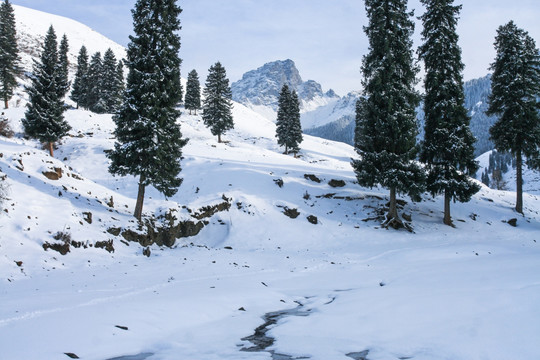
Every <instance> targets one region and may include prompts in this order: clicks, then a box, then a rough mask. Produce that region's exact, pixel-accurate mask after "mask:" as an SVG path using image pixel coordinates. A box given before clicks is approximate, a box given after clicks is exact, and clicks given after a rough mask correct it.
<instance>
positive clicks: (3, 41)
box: [0, 0, 21, 109]
mask: <svg viewBox="0 0 540 360" xmlns="http://www.w3.org/2000/svg"><path fill="white" fill-rule="evenodd" d="M20 73H21V68H20V66H19V49H18V47H17V30H16V27H15V14H14V11H13V7H12V6H11V3H10V2H9V0H4V2H2V4H1V5H0V98H1V99H2V100H4V107H5V108H6V109H7V108H8V107H9V104H8V101H9V99H11V97H12V96H13V91H14V90H15V88H16V87H17V78H16V77H17V75H19V74H20Z"/></svg>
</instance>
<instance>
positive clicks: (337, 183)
mask: <svg viewBox="0 0 540 360" xmlns="http://www.w3.org/2000/svg"><path fill="white" fill-rule="evenodd" d="M328 185H330V186H331V187H333V188H337V187H344V186H345V181H343V180H336V179H332V180H330V181H329V182H328Z"/></svg>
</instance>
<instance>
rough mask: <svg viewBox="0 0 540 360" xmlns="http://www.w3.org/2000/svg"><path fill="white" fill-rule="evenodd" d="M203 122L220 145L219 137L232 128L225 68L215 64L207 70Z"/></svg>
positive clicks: (230, 104) (230, 94)
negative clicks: (215, 136)
mask: <svg viewBox="0 0 540 360" xmlns="http://www.w3.org/2000/svg"><path fill="white" fill-rule="evenodd" d="M203 94H204V97H205V98H204V100H203V115H202V117H203V120H204V123H205V125H206V126H208V127H209V128H210V131H211V132H212V135H217V137H218V142H219V143H221V135H223V134H224V133H225V131H227V130H230V129H233V128H234V122H233V117H232V114H231V109H232V92H231V88H230V87H229V79H227V75H226V72H225V68H224V67H223V66H222V65H221V63H219V62H217V63H216V64H215V65H212V66H211V67H210V69H209V70H208V77H207V78H206V83H205V88H204V91H203Z"/></svg>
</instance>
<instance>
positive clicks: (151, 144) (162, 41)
mask: <svg viewBox="0 0 540 360" xmlns="http://www.w3.org/2000/svg"><path fill="white" fill-rule="evenodd" d="M181 12H182V9H181V8H180V7H179V6H178V5H177V4H176V1H175V0H138V1H137V2H136V4H135V9H134V10H133V11H132V14H133V26H134V33H135V35H134V36H131V37H130V43H129V45H128V59H127V65H128V68H129V74H128V79H127V86H126V91H125V95H126V96H125V101H124V104H123V105H122V107H121V108H120V109H119V111H118V112H117V113H116V115H115V116H114V117H113V119H114V122H115V123H116V130H115V135H116V143H115V145H114V149H113V150H111V151H110V152H109V153H108V157H109V159H110V160H111V164H110V167H109V171H110V172H111V173H113V174H118V175H122V176H124V175H128V174H129V175H133V176H138V177H139V191H138V194H137V204H136V206H135V213H134V216H135V217H136V218H137V219H139V220H141V217H142V209H143V201H144V193H145V188H146V186H148V185H153V186H154V187H155V188H156V189H157V190H158V191H160V192H161V193H163V194H164V195H165V196H166V197H170V196H173V195H174V194H176V192H177V191H178V187H179V186H180V184H181V183H182V179H181V178H179V177H178V175H179V173H180V171H181V170H182V169H181V167H180V158H181V156H182V147H183V146H184V145H185V143H186V140H184V139H182V133H181V132H180V125H179V124H177V122H176V121H177V119H178V117H179V116H180V112H179V111H178V110H177V109H176V105H177V104H178V102H179V100H180V98H181V94H180V91H179V90H180V64H181V60H180V58H179V57H178V51H179V49H180V36H179V35H178V34H177V32H178V31H179V30H180V19H179V15H180V13H181Z"/></svg>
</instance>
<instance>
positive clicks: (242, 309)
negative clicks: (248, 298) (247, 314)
mask: <svg viewBox="0 0 540 360" xmlns="http://www.w3.org/2000/svg"><path fill="white" fill-rule="evenodd" d="M238 311H246V309H244V307H243V306H242V307H241V308H239V309H238Z"/></svg>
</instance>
